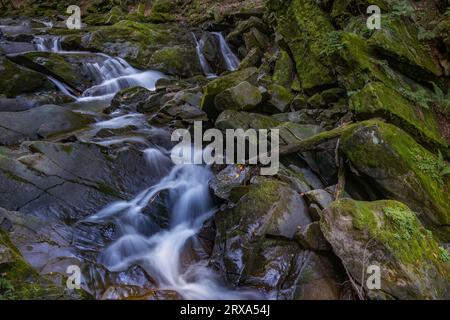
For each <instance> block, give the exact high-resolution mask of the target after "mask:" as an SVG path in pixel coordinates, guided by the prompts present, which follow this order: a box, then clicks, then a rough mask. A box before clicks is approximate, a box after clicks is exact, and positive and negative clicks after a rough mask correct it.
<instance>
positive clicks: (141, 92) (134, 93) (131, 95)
mask: <svg viewBox="0 0 450 320" xmlns="http://www.w3.org/2000/svg"><path fill="white" fill-rule="evenodd" d="M154 95H155V94H154V93H153V92H152V91H150V90H148V89H146V88H143V87H131V88H127V89H124V90H121V91H119V92H118V93H116V95H115V96H114V98H113V99H112V101H111V106H110V108H108V109H107V112H108V113H111V112H113V111H114V110H117V109H120V110H124V111H129V112H136V111H138V110H139V112H141V113H145V112H146V111H151V110H152V109H155V108H157V107H160V106H159V104H158V103H155V102H156V101H153V99H152V97H153V96H154Z"/></svg>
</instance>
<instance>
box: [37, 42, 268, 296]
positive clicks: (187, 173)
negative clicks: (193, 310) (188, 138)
mask: <svg viewBox="0 0 450 320" xmlns="http://www.w3.org/2000/svg"><path fill="white" fill-rule="evenodd" d="M214 36H216V37H218V39H219V41H220V48H221V52H222V55H223V59H224V61H225V62H226V65H227V68H228V69H229V70H235V69H237V67H238V65H239V60H238V58H237V57H236V56H235V55H234V54H233V53H232V51H231V49H230V47H229V46H228V44H227V43H226V41H225V39H224V37H223V36H222V34H220V33H214ZM194 38H195V36H194ZM195 41H197V39H195ZM34 43H35V46H36V49H37V50H39V51H47V52H54V53H61V54H78V55H79V54H89V55H97V56H98V58H99V59H98V62H86V63H84V64H83V68H84V70H85V71H86V72H87V73H88V74H89V75H90V77H91V78H93V79H94V80H95V83H96V84H95V85H93V86H92V87H90V88H88V89H87V90H85V91H84V92H83V93H82V94H81V96H77V95H76V94H75V93H74V92H73V90H71V89H70V88H69V87H68V86H67V85H65V84H64V83H62V82H61V81H58V80H56V79H54V78H51V77H49V79H50V80H51V81H52V82H53V83H54V84H55V85H56V86H57V87H58V88H59V89H60V90H61V91H62V92H63V93H64V94H66V95H68V96H70V97H72V98H74V99H75V100H76V103H83V102H86V101H90V100H95V99H98V100H104V101H110V100H111V99H112V98H113V96H114V95H115V94H116V93H117V92H119V91H120V90H122V89H125V88H128V87H134V86H141V87H145V88H147V89H149V90H154V89H155V83H156V81H157V80H158V79H161V78H164V77H166V76H165V75H164V74H162V73H160V72H157V71H140V70H137V69H135V68H133V67H132V66H130V65H129V64H128V63H127V62H126V61H125V60H123V59H121V58H114V57H110V56H107V55H104V54H101V53H95V54H94V53H86V52H70V51H69V52H68V51H63V50H62V48H61V42H60V39H59V38H58V37H54V36H38V37H36V38H35V41H34ZM202 46H203V42H202V41H197V53H198V57H199V60H200V62H201V65H202V67H203V70H204V73H205V75H206V76H207V77H211V78H212V77H217V75H215V74H214V73H213V71H212V68H211V67H210V66H209V64H208V62H207V61H206V59H205V58H204V56H203V54H202ZM130 125H132V126H135V127H138V128H146V130H156V129H155V128H151V127H149V126H148V124H147V123H146V121H145V116H144V115H142V114H137V113H128V114H127V113H125V114H124V113H118V114H113V115H112V118H111V119H108V120H104V121H100V122H97V123H96V124H94V125H93V126H92V131H93V132H96V131H98V130H100V129H104V128H107V129H119V128H123V127H127V126H130ZM114 139H116V140H117V139H119V138H115V137H114V138H113V139H112V140H113V141H112V142H111V141H106V142H105V141H103V145H108V143H114V141H115V140H114ZM127 139H130V138H129V137H128V138H127ZM139 139H142V138H139ZM201 152H202V151H201V150H200V151H198V150H197V152H196V153H194V154H196V155H197V156H200V157H201V156H202V155H201ZM169 154H170V150H166V149H164V148H163V147H161V146H156V147H153V148H149V149H146V150H144V155H145V158H146V160H147V161H148V164H149V166H150V167H151V168H152V169H153V170H152V173H151V174H152V175H153V176H155V177H158V179H157V180H156V181H157V182H156V183H155V184H154V185H152V186H149V187H148V188H147V189H145V190H143V191H142V192H140V193H139V194H138V195H137V196H136V197H135V198H133V199H130V200H128V201H119V202H115V203H111V204H110V205H108V206H106V207H105V208H104V209H102V210H101V211H99V212H98V213H96V214H93V215H91V216H89V217H88V218H87V219H85V220H84V221H82V222H81V224H87V225H110V224H113V225H114V226H116V228H117V229H116V232H117V238H116V239H115V240H114V241H113V242H112V243H111V244H109V245H107V246H106V247H105V248H103V250H102V251H101V252H100V254H99V256H98V262H99V263H101V264H102V265H104V266H105V267H106V268H107V269H108V270H109V271H111V272H120V271H125V270H127V269H129V268H130V267H132V266H135V265H138V266H140V267H141V268H142V269H143V270H145V271H146V273H147V274H148V275H150V276H151V278H152V279H153V280H154V281H155V282H156V284H157V286H158V288H159V289H161V290H173V291H176V292H177V293H179V294H180V295H181V296H182V297H183V298H186V299H251V298H260V296H259V295H258V294H256V293H255V292H252V291H246V290H242V289H241V290H239V291H234V290H231V289H228V288H226V287H225V286H223V285H222V284H221V283H222V281H221V280H220V279H219V277H218V275H216V274H215V273H214V272H213V271H212V270H211V269H210V268H208V266H207V260H206V259H205V258H206V256H205V254H201V252H202V251H204V250H203V249H202V245H201V243H200V241H199V239H198V237H197V235H198V233H199V232H200V230H201V229H202V227H203V224H204V222H205V221H206V220H208V219H209V218H211V217H212V215H213V214H214V211H215V208H214V205H213V201H212V199H211V195H210V190H209V187H208V185H209V180H210V179H211V178H212V173H211V171H210V169H209V168H208V167H205V166H197V165H177V166H174V165H173V164H172V162H171V160H170V156H169ZM162 194H163V195H164V196H165V208H164V210H165V211H167V215H168V226H167V227H166V228H161V227H160V226H158V225H157V224H156V223H155V222H154V221H153V220H152V218H151V217H149V215H147V214H146V213H144V210H145V209H146V208H148V207H149V206H152V204H153V201H154V200H155V198H156V197H158V196H160V195H162Z"/></svg>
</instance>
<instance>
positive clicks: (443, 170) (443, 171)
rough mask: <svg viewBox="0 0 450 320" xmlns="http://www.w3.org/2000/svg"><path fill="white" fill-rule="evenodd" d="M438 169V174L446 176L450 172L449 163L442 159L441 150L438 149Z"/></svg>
mask: <svg viewBox="0 0 450 320" xmlns="http://www.w3.org/2000/svg"><path fill="white" fill-rule="evenodd" d="M438 156H439V169H440V175H441V176H442V177H443V176H446V175H449V174H450V164H448V163H447V162H446V161H445V160H444V156H443V155H442V152H441V150H439V154H438Z"/></svg>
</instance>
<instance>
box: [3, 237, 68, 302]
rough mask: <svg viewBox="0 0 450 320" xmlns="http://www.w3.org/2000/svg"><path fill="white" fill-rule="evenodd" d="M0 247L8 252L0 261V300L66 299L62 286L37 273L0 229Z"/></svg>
mask: <svg viewBox="0 0 450 320" xmlns="http://www.w3.org/2000/svg"><path fill="white" fill-rule="evenodd" d="M0 248H4V251H5V252H8V259H5V260H4V261H3V262H2V261H0V300H41V299H52V300H54V299H67V297H68V296H67V295H66V293H65V292H64V288H63V287H58V286H56V285H55V284H54V283H52V282H51V281H50V279H47V278H45V277H44V276H41V275H39V273H38V272H37V271H36V270H35V269H33V268H32V267H31V266H30V265H29V264H28V263H27V262H26V261H25V260H24V259H23V257H22V255H21V253H20V251H19V250H18V249H17V248H16V247H15V246H14V245H13V243H12V242H11V240H10V239H9V237H8V234H7V233H6V232H4V231H3V230H1V229H0Z"/></svg>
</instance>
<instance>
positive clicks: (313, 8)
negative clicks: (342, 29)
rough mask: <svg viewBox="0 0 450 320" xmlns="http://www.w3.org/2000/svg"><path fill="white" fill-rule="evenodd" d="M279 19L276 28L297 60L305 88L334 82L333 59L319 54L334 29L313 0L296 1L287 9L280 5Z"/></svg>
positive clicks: (298, 71) (299, 74)
mask: <svg viewBox="0 0 450 320" xmlns="http://www.w3.org/2000/svg"><path fill="white" fill-rule="evenodd" d="M273 7H274V8H276V6H273ZM277 22H278V28H277V30H278V32H279V33H280V34H281V35H282V36H283V38H284V40H285V41H286V43H287V45H288V46H289V48H290V50H291V52H292V54H293V57H294V59H295V62H296V67H297V74H298V77H299V79H300V82H301V84H302V87H303V89H306V90H307V89H312V88H315V87H317V86H322V85H326V84H330V83H334V82H335V78H334V76H333V74H332V70H331V69H330V66H331V65H332V62H331V60H330V59H329V58H327V57H321V55H320V53H321V52H323V51H324V50H325V49H326V48H327V47H328V45H329V43H328V42H327V40H328V33H330V32H332V31H333V30H334V28H333V26H332V25H331V23H330V21H329V20H328V17H327V15H326V14H325V13H324V12H323V11H322V10H321V9H320V7H319V6H318V5H317V4H316V3H315V2H314V1H311V0H307V1H304V0H293V1H291V2H290V4H289V7H288V8H287V10H286V9H285V8H284V7H279V9H278V11H277Z"/></svg>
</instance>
